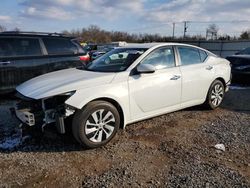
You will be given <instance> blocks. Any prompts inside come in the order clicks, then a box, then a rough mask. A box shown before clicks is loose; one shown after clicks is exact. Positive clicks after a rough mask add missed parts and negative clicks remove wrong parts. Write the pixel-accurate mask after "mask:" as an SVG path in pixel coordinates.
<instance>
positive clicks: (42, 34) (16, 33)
mask: <svg viewBox="0 0 250 188" xmlns="http://www.w3.org/2000/svg"><path fill="white" fill-rule="evenodd" d="M0 36H19V37H21V36H22V37H23V36H26V37H60V38H70V39H73V38H74V37H71V36H67V35H65V34H63V33H47V32H29V31H28V32H26V31H4V32H0Z"/></svg>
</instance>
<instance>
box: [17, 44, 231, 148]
mask: <svg viewBox="0 0 250 188" xmlns="http://www.w3.org/2000/svg"><path fill="white" fill-rule="evenodd" d="M230 74H231V69H230V65H229V62H228V61H227V60H225V59H223V58H220V57H217V56H215V55H214V54H212V53H210V52H208V51H206V50H204V49H201V48H198V47H194V46H191V45H184V44H177V43H162V44H156V43H149V44H133V45H131V46H129V45H128V46H127V47H123V48H116V49H114V50H111V51H110V52H108V53H106V54H104V55H103V56H101V57H99V58H98V59H96V60H95V61H92V62H90V63H89V64H88V65H87V66H86V67H84V69H83V68H82V69H79V68H78V69H77V68H74V69H67V70H62V71H57V72H53V73H49V74H46V75H42V76H39V77H36V78H33V79H31V80H29V81H27V82H25V83H23V84H21V85H20V86H18V87H17V91H18V93H19V94H20V96H21V98H22V99H23V101H22V102H21V103H19V104H18V105H17V107H16V115H17V117H19V119H20V120H21V121H22V122H24V123H25V124H28V125H29V126H34V125H35V124H36V125H43V126H44V125H46V124H50V123H52V122H56V126H57V128H58V130H59V132H61V133H64V132H65V125H64V119H65V118H67V117H70V116H73V124H72V130H73V134H74V137H75V138H76V140H77V141H78V142H79V143H81V144H82V145H84V146H87V147H89V148H95V147H99V146H102V145H104V144H106V143H108V142H109V141H110V140H111V139H112V138H113V137H114V135H115V134H116V132H117V130H118V128H120V127H122V128H124V127H125V126H126V125H127V124H130V123H133V122H136V121H140V120H143V119H147V118H151V117H154V116H158V115H161V114H164V113H168V112H172V111H176V110H180V109H183V108H186V107H190V106H194V105H199V104H203V103H205V104H206V105H207V106H208V107H209V108H210V109H214V108H217V107H218V106H219V105H220V104H221V102H222V100H223V97H224V94H225V92H226V91H227V90H228V85H229V84H230ZM27 99H28V100H27Z"/></svg>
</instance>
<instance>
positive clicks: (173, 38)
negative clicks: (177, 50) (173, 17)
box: [173, 22, 175, 39]
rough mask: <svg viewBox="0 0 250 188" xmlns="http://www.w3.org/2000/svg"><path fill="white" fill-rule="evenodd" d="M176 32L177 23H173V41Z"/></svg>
mask: <svg viewBox="0 0 250 188" xmlns="http://www.w3.org/2000/svg"><path fill="white" fill-rule="evenodd" d="M174 31H175V22H173V39H174Z"/></svg>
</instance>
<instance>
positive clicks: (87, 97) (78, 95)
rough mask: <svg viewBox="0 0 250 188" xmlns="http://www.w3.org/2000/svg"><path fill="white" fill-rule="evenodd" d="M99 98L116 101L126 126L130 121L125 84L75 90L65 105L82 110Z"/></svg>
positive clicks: (126, 85)
mask: <svg viewBox="0 0 250 188" xmlns="http://www.w3.org/2000/svg"><path fill="white" fill-rule="evenodd" d="M99 98H109V99H112V100H114V101H116V102H117V103H118V104H119V105H120V107H121V108H122V111H123V115H124V125H126V122H128V121H129V120H130V113H129V94H128V83H127V82H124V83H119V84H106V85H102V86H98V87H90V88H86V89H81V90H77V91H76V92H75V94H74V95H72V96H71V97H70V98H69V99H67V100H66V101H65V104H67V105H69V106H72V107H74V108H77V109H82V108H83V107H84V106H85V105H86V104H88V103H89V102H91V101H93V100H96V99H99Z"/></svg>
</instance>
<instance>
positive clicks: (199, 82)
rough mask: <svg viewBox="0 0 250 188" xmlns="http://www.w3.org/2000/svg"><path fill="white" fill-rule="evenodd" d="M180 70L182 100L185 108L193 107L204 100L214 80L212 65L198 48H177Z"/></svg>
mask: <svg viewBox="0 0 250 188" xmlns="http://www.w3.org/2000/svg"><path fill="white" fill-rule="evenodd" d="M177 49H178V52H179V53H178V54H179V58H180V70H181V74H182V98H181V102H182V104H183V105H184V106H185V105H187V106H190V105H195V104H197V103H200V102H201V101H202V100H205V98H206V95H207V91H208V88H209V86H210V84H211V83H212V81H213V78H214V69H213V65H210V64H209V61H208V55H207V53H206V52H205V51H203V50H200V49H198V48H193V47H187V46H178V47H177Z"/></svg>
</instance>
